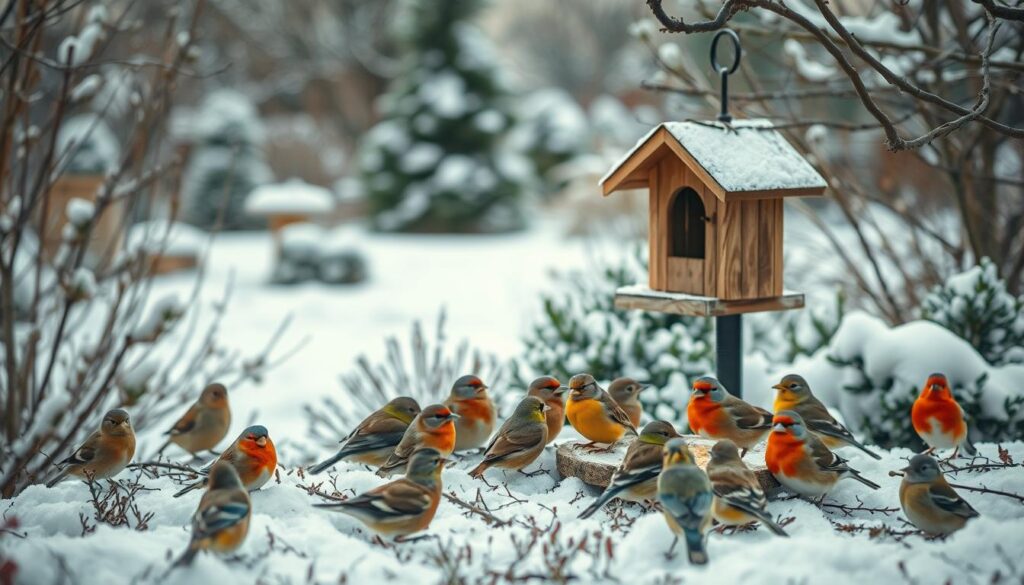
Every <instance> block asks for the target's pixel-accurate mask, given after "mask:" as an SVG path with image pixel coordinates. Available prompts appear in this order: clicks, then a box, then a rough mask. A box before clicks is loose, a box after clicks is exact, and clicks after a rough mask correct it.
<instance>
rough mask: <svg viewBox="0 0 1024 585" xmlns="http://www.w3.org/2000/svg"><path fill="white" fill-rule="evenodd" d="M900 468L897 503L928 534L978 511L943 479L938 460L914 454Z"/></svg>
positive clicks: (949, 529)
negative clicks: (901, 475)
mask: <svg viewBox="0 0 1024 585" xmlns="http://www.w3.org/2000/svg"><path fill="white" fill-rule="evenodd" d="M902 471H903V482H902V483H901V484H900V504H901V505H902V506H903V513H904V514H906V515H907V519H908V520H910V522H911V523H913V524H914V526H917V527H918V528H920V529H921V530H923V531H925V532H927V533H928V534H932V535H936V536H945V535H947V534H952V533H953V532H956V531H957V530H960V529H961V528H963V527H964V525H965V524H967V521H968V520H970V519H971V518H977V517H978V516H979V514H978V511H977V510H975V509H974V508H972V507H971V505H970V504H968V503H967V502H966V501H964V499H963V498H961V497H960V495H959V494H957V493H956V492H955V491H953V488H952V487H950V485H949V484H948V483H946V478H945V477H943V475H942V472H941V471H939V464H938V462H936V461H935V460H934V459H932V458H931V457H929V456H928V455H924V454H921V455H915V456H914V457H913V458H911V459H910V464H909V465H907V466H906V467H905V468H903V470H902Z"/></svg>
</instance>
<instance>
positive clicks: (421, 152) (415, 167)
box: [401, 142, 444, 173]
mask: <svg viewBox="0 0 1024 585" xmlns="http://www.w3.org/2000/svg"><path fill="white" fill-rule="evenodd" d="M442 156H444V150H443V149H442V148H441V147H440V146H438V145H436V144H432V143H429V142H417V143H416V144H414V145H413V146H412V148H410V149H409V150H408V152H406V153H405V155H404V156H403V157H402V159H401V167H402V171H403V172H406V173H422V172H424V171H426V170H428V169H431V168H433V167H434V166H435V165H436V164H437V161H439V160H441V157H442Z"/></svg>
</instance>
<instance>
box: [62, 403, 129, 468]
mask: <svg viewBox="0 0 1024 585" xmlns="http://www.w3.org/2000/svg"><path fill="white" fill-rule="evenodd" d="M134 456H135V431H134V430H132V423H131V420H130V419H129V417H128V412H127V411H125V410H122V409H120V408H115V409H114V410H111V411H109V412H107V414H105V415H103V422H102V423H101V424H100V429H99V430H98V431H94V432H93V433H92V434H91V435H89V437H88V438H87V439H86V440H85V442H84V443H82V446H80V447H79V448H77V449H75V451H74V453H72V454H71V455H70V456H69V457H68V458H67V459H64V460H63V461H61V462H60V463H58V465H63V466H64V469H63V470H61V472H60V473H59V474H58V475H57V477H55V478H53V479H51V480H50V481H49V483H47V484H46V487H53V486H55V485H57V483H58V482H59V481H61V480H62V479H64V478H65V477H67V476H69V475H70V476H73V477H77V478H80V479H84V480H86V481H89V480H97V479H109V478H111V477H114V476H115V475H117V474H118V473H121V471H122V470H123V469H124V468H125V467H127V466H128V464H129V463H131V460H132V457H134Z"/></svg>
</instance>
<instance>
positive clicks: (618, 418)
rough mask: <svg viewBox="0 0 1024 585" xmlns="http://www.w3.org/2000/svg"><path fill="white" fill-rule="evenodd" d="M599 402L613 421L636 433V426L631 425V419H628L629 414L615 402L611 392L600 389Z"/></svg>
mask: <svg viewBox="0 0 1024 585" xmlns="http://www.w3.org/2000/svg"><path fill="white" fill-rule="evenodd" d="M601 404H602V405H603V406H604V409H605V411H607V412H608V416H609V417H610V418H611V419H612V420H613V421H615V422H617V423H619V424H620V425H622V426H624V427H626V428H627V429H630V430H632V431H633V434H636V427H634V426H633V421H631V420H629V415H628V414H626V411H625V410H622V407H621V406H619V404H618V403H617V402H615V400H614V399H613V398H612V396H611V394H608V393H607V392H605V391H604V390H602V391H601Z"/></svg>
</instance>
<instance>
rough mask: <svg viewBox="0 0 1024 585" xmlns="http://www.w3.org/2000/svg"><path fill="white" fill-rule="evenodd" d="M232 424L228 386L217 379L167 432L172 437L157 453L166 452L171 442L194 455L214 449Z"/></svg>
mask: <svg viewBox="0 0 1024 585" xmlns="http://www.w3.org/2000/svg"><path fill="white" fill-rule="evenodd" d="M230 427H231V407H230V405H228V389H227V388H225V387H224V385H223V384H218V383H216V382H215V383H213V384H210V385H209V386H207V387H206V388H203V391H202V393H201V394H200V395H199V399H198V400H196V401H195V403H193V404H192V406H191V407H189V409H188V410H187V411H185V414H183V415H182V416H181V418H179V419H178V420H177V422H175V423H174V425H173V426H172V427H171V428H170V429H169V430H168V431H167V432H166V433H164V434H166V435H169V437H168V438H167V442H165V443H164V444H163V446H162V447H160V450H159V451H157V453H158V454H159V453H163V451H164V449H166V448H167V447H168V446H169V445H170V444H171V443H173V444H175V445H177V446H179V447H181V448H182V449H184V450H186V451H188V452H189V453H191V454H192V455H193V456H195V455H196V454H197V453H200V452H202V451H208V450H212V449H213V448H214V447H216V446H217V444H218V443H220V442H221V441H222V440H224V437H225V436H227V434H228V429H229V428H230Z"/></svg>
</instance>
